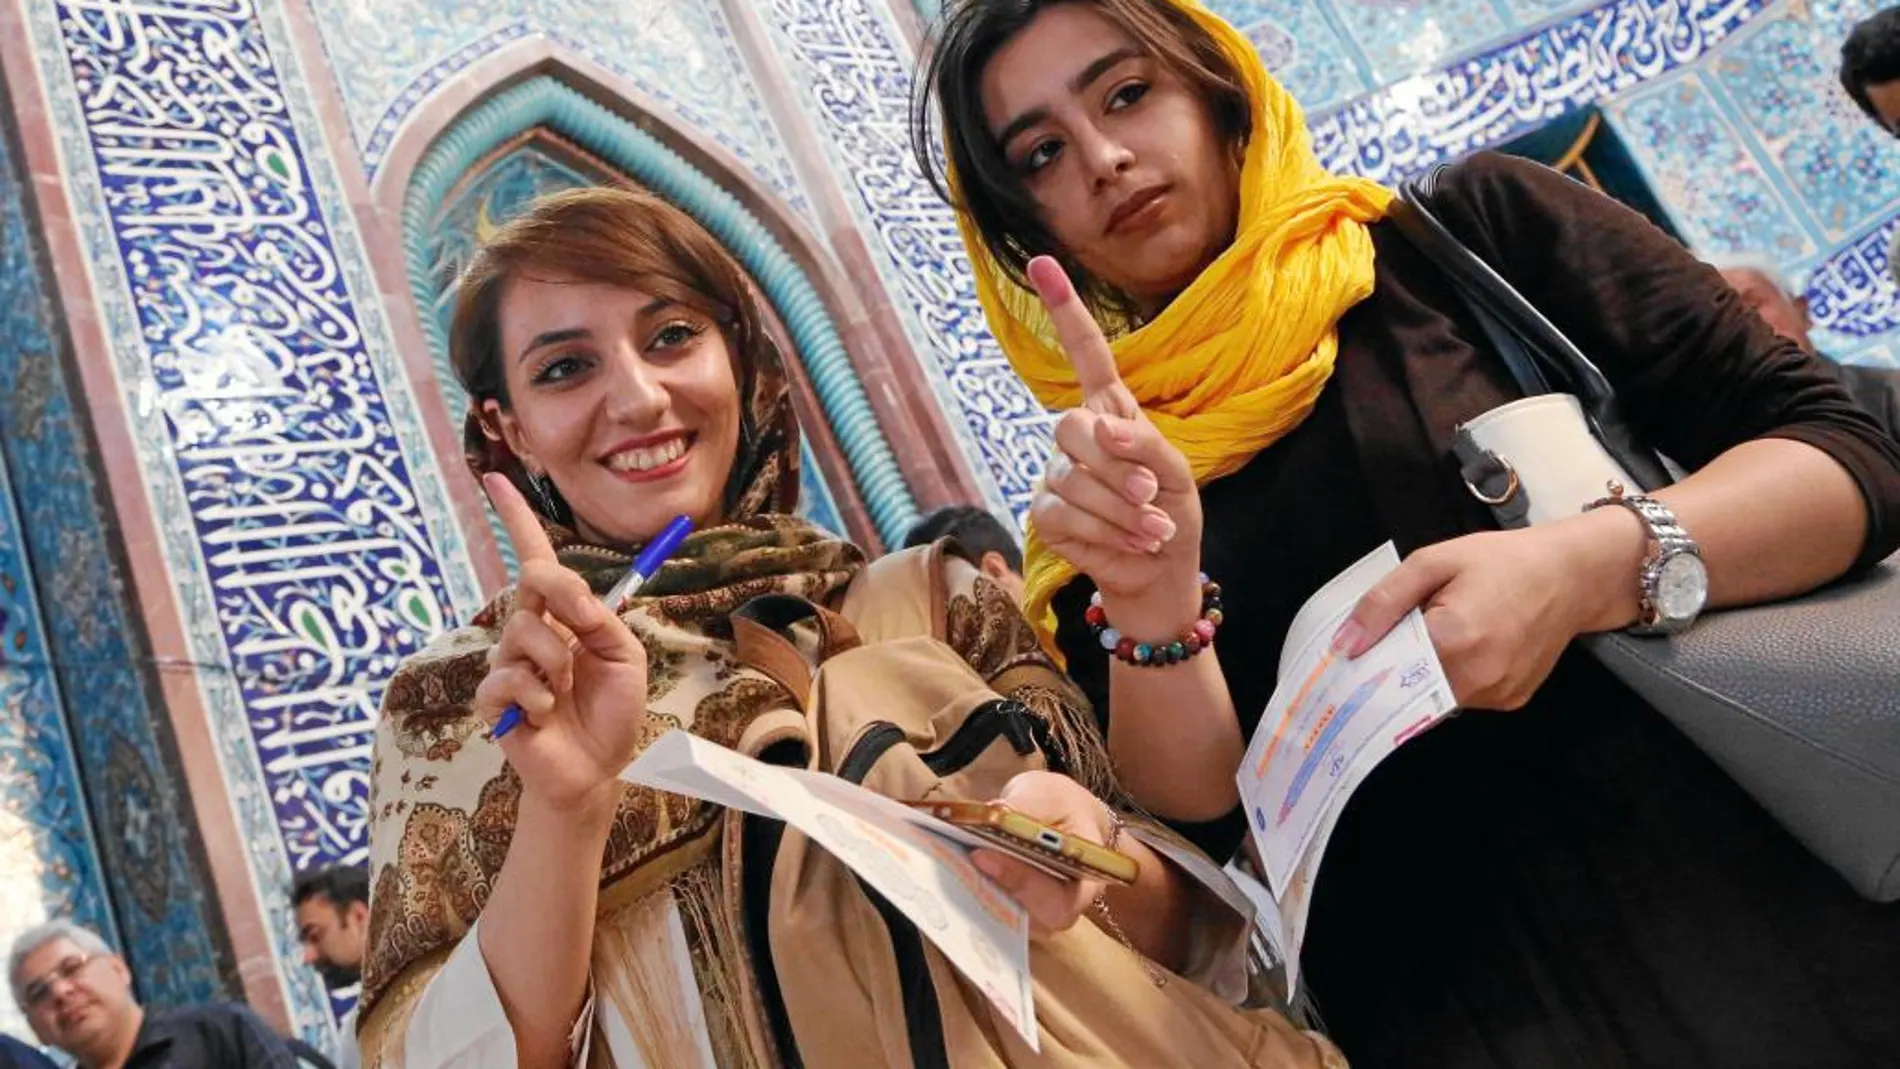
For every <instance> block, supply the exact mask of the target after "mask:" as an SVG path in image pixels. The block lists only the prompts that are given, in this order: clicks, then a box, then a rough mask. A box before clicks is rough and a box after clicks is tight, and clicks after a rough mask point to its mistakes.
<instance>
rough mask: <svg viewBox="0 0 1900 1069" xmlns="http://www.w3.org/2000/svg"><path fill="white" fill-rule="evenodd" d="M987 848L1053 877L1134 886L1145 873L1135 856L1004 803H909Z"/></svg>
mask: <svg viewBox="0 0 1900 1069" xmlns="http://www.w3.org/2000/svg"><path fill="white" fill-rule="evenodd" d="M905 804H906V805H908V806H910V807H911V808H913V809H920V810H922V811H924V812H926V813H929V814H930V815H931V816H933V817H936V818H937V819H938V820H941V821H943V822H944V823H946V824H951V825H954V826H956V827H959V828H962V829H963V830H964V831H967V832H969V833H970V834H972V835H974V836H976V837H977V838H979V839H982V840H983V841H984V843H985V844H987V845H989V846H992V847H994V848H996V849H997V850H1000V851H1002V852H1003V853H1005V854H1009V855H1010V856H1012V857H1015V858H1018V859H1020V860H1021V861H1023V862H1025V863H1027V864H1029V865H1032V866H1034V867H1036V868H1038V869H1041V870H1042V871H1044V872H1047V873H1049V874H1051V875H1053V876H1059V877H1064V878H1067V879H1071V880H1109V881H1112V882H1114V883H1120V884H1130V883H1134V882H1135V877H1136V876H1137V875H1139V874H1140V872H1141V865H1140V863H1138V862H1137V861H1136V860H1135V859H1134V858H1132V857H1129V856H1128V855H1127V854H1124V853H1121V852H1119V851H1116V850H1110V849H1109V848H1108V847H1106V846H1103V845H1102V844H1100V843H1095V842H1090V841H1089V840H1087V839H1084V838H1082V837H1080V836H1076V835H1070V834H1069V833H1068V832H1065V831H1062V830H1061V829H1059V828H1052V827H1050V826H1049V825H1047V824H1044V823H1043V822H1042V821H1040V820H1037V819H1035V818H1034V817H1028V816H1024V815H1023V814H1021V813H1018V812H1017V811H1016V810H1014V809H1011V808H1010V807H1009V806H1007V805H1004V804H1003V803H1001V802H963V801H941V802H936V801H926V802H906V803H905Z"/></svg>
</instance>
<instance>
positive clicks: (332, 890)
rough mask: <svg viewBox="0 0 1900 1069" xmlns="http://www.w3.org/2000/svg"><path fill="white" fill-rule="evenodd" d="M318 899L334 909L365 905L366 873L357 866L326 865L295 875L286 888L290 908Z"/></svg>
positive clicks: (367, 887) (366, 896)
mask: <svg viewBox="0 0 1900 1069" xmlns="http://www.w3.org/2000/svg"><path fill="white" fill-rule="evenodd" d="M318 895H322V896H323V897H324V898H327V899H329V900H330V904H331V905H333V906H335V907H336V908H337V909H339V910H340V909H342V908H343V907H345V906H347V905H349V904H350V903H351V902H361V903H363V904H364V905H368V904H369V870H368V869H366V868H364V867H363V866H361V865H328V866H325V867H324V868H320V869H311V870H309V871H307V872H300V873H298V874H297V879H296V881H295V882H293V883H292V884H291V885H290V904H291V905H293V906H301V905H303V904H304V903H305V902H308V901H309V900H310V899H312V898H315V897H317V896H318Z"/></svg>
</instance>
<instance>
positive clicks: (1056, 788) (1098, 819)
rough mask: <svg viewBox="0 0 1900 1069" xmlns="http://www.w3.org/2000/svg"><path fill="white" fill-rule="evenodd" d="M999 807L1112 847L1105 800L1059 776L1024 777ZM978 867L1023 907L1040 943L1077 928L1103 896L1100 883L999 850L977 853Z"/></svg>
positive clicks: (1006, 790)
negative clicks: (1064, 876)
mask: <svg viewBox="0 0 1900 1069" xmlns="http://www.w3.org/2000/svg"><path fill="white" fill-rule="evenodd" d="M996 801H998V802H1002V803H1004V804H1005V805H1007V806H1009V807H1010V808H1012V809H1014V810H1016V811H1017V812H1019V813H1021V814H1023V815H1024V816H1026V817H1032V818H1034V819H1036V820H1040V821H1042V822H1043V823H1044V824H1047V825H1049V826H1050V827H1052V828H1058V829H1060V830H1062V831H1064V832H1067V833H1068V834H1071V835H1077V836H1080V837H1082V838H1084V839H1088V840H1091V841H1093V842H1097V843H1103V844H1106V843H1107V842H1108V836H1109V833H1110V830H1111V826H1110V824H1109V819H1108V810H1107V808H1105V806H1104V803H1103V802H1102V800H1101V799H1099V798H1097V797H1095V796H1094V795H1093V794H1090V793H1089V791H1088V788H1087V787H1084V786H1082V785H1081V784H1080V783H1077V782H1076V781H1074V780H1072V779H1070V778H1069V777H1067V776H1064V775H1061V774H1059V773H1055V772H1024V773H1022V774H1021V775H1019V776H1017V777H1016V778H1014V779H1012V780H1010V781H1009V783H1008V784H1007V785H1006V786H1004V788H1003V795H1002V797H1000V798H998V799H996ZM973 863H974V864H975V865H976V867H977V868H978V869H980V870H981V871H982V872H983V874H984V875H985V876H988V877H989V878H990V879H992V880H995V881H996V883H997V885H998V886H1000V887H1001V888H1002V889H1003V890H1004V891H1006V892H1008V893H1009V895H1010V897H1012V898H1014V899H1015V900H1016V901H1017V902H1020V903H1021V904H1022V907H1023V909H1024V910H1025V911H1027V912H1028V914H1029V927H1030V931H1031V933H1032V934H1034V935H1035V937H1036V938H1038V939H1043V938H1046V937H1048V936H1050V935H1052V934H1054V933H1056V932H1061V931H1067V930H1068V929H1069V928H1071V927H1073V926H1074V925H1075V922H1076V921H1078V920H1080V919H1081V918H1082V914H1084V913H1086V912H1088V909H1089V907H1090V906H1091V905H1093V904H1094V903H1095V898H1096V896H1097V895H1100V894H1101V893H1102V883H1101V881H1099V880H1064V879H1058V878H1057V877H1054V876H1051V875H1049V874H1048V873H1045V872H1043V871H1041V870H1039V869H1037V868H1034V867H1032V866H1030V865H1027V864H1024V863H1023V862H1021V861H1018V860H1016V859H1015V858H1013V857H1010V856H1009V855H1008V854H1004V853H1000V852H998V851H995V850H978V851H976V852H975V854H974V855H973Z"/></svg>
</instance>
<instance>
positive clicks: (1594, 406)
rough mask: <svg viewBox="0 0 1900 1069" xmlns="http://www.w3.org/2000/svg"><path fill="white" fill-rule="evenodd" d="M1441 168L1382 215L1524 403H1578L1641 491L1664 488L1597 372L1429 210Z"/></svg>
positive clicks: (1412, 184)
mask: <svg viewBox="0 0 1900 1069" xmlns="http://www.w3.org/2000/svg"><path fill="white" fill-rule="evenodd" d="M1446 166H1449V165H1441V166H1440V167H1437V168H1435V169H1434V170H1432V171H1430V172H1429V173H1427V174H1425V175H1422V176H1420V177H1418V178H1415V179H1412V180H1411V181H1409V182H1407V183H1405V185H1404V186H1403V187H1402V188H1401V189H1400V191H1399V196H1398V198H1397V199H1395V200H1394V201H1393V202H1392V207H1391V209H1390V211H1389V212H1388V217H1389V218H1390V219H1391V220H1392V223H1393V225H1394V226H1396V227H1397V228H1398V231H1399V233H1400V234H1401V235H1403V236H1404V237H1405V239H1406V240H1407V241H1409V242H1411V244H1412V246H1413V247H1414V248H1416V249H1418V251H1419V252H1421V253H1423V254H1424V255H1425V257H1426V259H1428V260H1431V261H1432V262H1433V263H1434V264H1436V265H1438V267H1439V269H1440V270H1441V271H1443V272H1444V274H1445V277H1446V279H1447V280H1448V281H1450V282H1451V284H1452V288H1453V289H1454V290H1456V291H1457V293H1458V295H1459V297H1460V298H1461V299H1462V300H1463V301H1464V302H1465V304H1466V306H1467V307H1469V308H1470V309H1471V311H1472V314H1473V315H1474V316H1475V317H1476V318H1477V320H1478V325H1479V326H1480V327H1481V328H1482V329H1483V330H1484V333H1485V337H1486V338H1487V339H1488V340H1489V341H1490V342H1491V347H1492V348H1493V349H1494V350H1496V352H1497V354H1498V356H1499V357H1500V358H1501V359H1502V360H1503V361H1504V365H1505V367H1506V368H1507V369H1508V370H1509V371H1510V374H1511V378H1512V380H1513V381H1514V382H1516V383H1517V386H1518V389H1520V390H1522V391H1523V393H1524V395H1525V396H1526V397H1534V396H1537V395H1540V394H1547V393H1558V392H1562V393H1568V394H1571V395H1572V396H1574V397H1576V398H1577V402H1578V403H1579V404H1580V405H1581V406H1582V407H1583V412H1584V416H1585V418H1586V419H1587V420H1588V421H1589V423H1590V429H1591V431H1592V432H1593V433H1594V434H1595V435H1596V437H1597V440H1598V441H1600V442H1602V443H1603V447H1604V449H1605V450H1606V451H1608V452H1609V454H1610V455H1611V456H1613V457H1615V458H1616V459H1617V461H1618V462H1619V463H1621V464H1622V465H1623V468H1624V470H1626V471H1628V472H1629V473H1630V476H1631V477H1632V478H1634V479H1635V480H1636V481H1637V482H1638V483H1640V484H1642V485H1641V489H1644V490H1654V489H1657V488H1659V487H1663V486H1667V485H1668V484H1669V483H1670V482H1671V479H1670V477H1669V473H1668V469H1667V468H1665V467H1664V465H1663V463H1662V461H1661V460H1660V458H1658V457H1657V456H1656V453H1655V452H1654V451H1653V450H1651V449H1649V448H1647V447H1645V446H1643V445H1642V444H1641V443H1640V440H1639V439H1638V438H1637V436H1636V435H1635V434H1634V433H1633V432H1632V431H1631V430H1630V428H1629V426H1628V424H1627V423H1625V422H1624V420H1623V417H1622V413H1621V410H1620V408H1619V406H1618V404H1617V399H1616V390H1615V388H1614V387H1612V386H1611V385H1610V380H1609V378H1608V376H1606V375H1604V374H1603V370H1602V369H1601V368H1599V367H1597V365H1596V364H1595V363H1594V362H1593V361H1591V359H1590V358H1589V357H1588V356H1585V355H1584V353H1583V350H1581V349H1579V348H1577V346H1576V343H1575V342H1572V341H1571V340H1570V338H1569V337H1567V336H1566V335H1565V334H1564V332H1563V331H1561V330H1558V329H1557V327H1556V325H1555V324H1553V323H1552V322H1551V321H1550V320H1549V319H1547V318H1545V316H1544V314H1543V313H1542V312H1540V311H1538V310H1537V307H1536V306H1535V305H1533V304H1531V302H1530V301H1529V300H1527V299H1526V298H1525V297H1524V295H1523V294H1522V293H1519V292H1518V291H1517V289H1516V287H1514V286H1512V285H1511V284H1510V283H1509V282H1507V281H1505V279H1504V277H1503V276H1502V275H1500V274H1498V272H1497V271H1496V270H1495V269H1494V268H1493V267H1492V266H1491V265H1490V264H1489V263H1486V262H1485V260H1484V258H1483V257H1481V256H1479V255H1478V254H1477V253H1476V252H1473V251H1472V250H1471V248H1470V247H1469V246H1467V245H1466V244H1465V243H1464V242H1462V241H1460V240H1458V237H1457V235H1455V234H1453V233H1452V232H1451V230H1450V228H1449V227H1447V226H1445V224H1444V223H1443V222H1441V221H1440V220H1439V218H1438V216H1437V215H1435V214H1434V213H1433V212H1432V209H1431V203H1432V199H1433V197H1434V196H1435V194H1436V192H1437V188H1438V178H1439V176H1440V174H1442V173H1443V172H1444V171H1445V169H1446Z"/></svg>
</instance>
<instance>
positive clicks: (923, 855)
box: [620, 730, 1041, 1051]
mask: <svg viewBox="0 0 1900 1069" xmlns="http://www.w3.org/2000/svg"><path fill="white" fill-rule="evenodd" d="M620 778H621V779H623V780H626V781H627V782H628V783H633V784H636V785H640V786H645V787H653V788H657V789H659V790H663V791H672V792H673V793H675V794H685V795H690V796H692V797H695V798H703V799H705V800H707V801H709V802H714V803H717V804H719V805H723V806H727V807H729V808H733V809H741V810H744V811H745V812H748V813H756V814H758V815H760V816H766V817H775V818H777V819H779V820H783V821H785V822H786V823H787V824H790V825H791V826H793V827H795V828H797V829H798V830H799V831H801V832H804V833H805V834H806V835H807V836H810V837H811V839H812V841H813V842H816V843H817V844H818V845H819V846H822V847H824V848H825V849H826V850H827V851H829V852H830V853H831V855H832V856H833V857H835V858H837V859H838V860H839V861H841V862H843V863H844V864H845V866H846V867H848V868H850V869H851V871H852V872H854V873H856V874H857V875H858V876H860V877H862V878H863V879H864V881H865V882H866V883H868V884H870V885H871V886H872V887H874V888H876V889H877V891H878V893H879V894H881V895H883V896H884V897H885V898H887V899H889V900H890V902H891V904H892V905H894V906H896V907H897V908H898V909H900V910H902V911H903V913H904V915H905V916H906V917H909V918H910V920H911V922H912V923H914V924H916V925H917V930H918V931H920V932H922V933H923V934H924V937H925V938H927V939H929V940H930V941H931V942H932V943H935V944H936V946H937V949H938V950H940V951H942V952H943V956H944V957H946V958H948V959H950V963H951V964H952V965H955V966H956V967H957V969H958V970H959V971H961V972H962V973H963V975H964V978H965V979H967V980H969V982H970V983H971V984H973V985H975V987H976V988H977V990H979V991H981V992H982V993H983V995H984V996H985V997H986V998H988V999H989V1000H990V1003H991V1004H992V1005H993V1006H994V1007H995V1008H996V1012H997V1013H998V1014H999V1015H1000V1016H1001V1017H1002V1018H1003V1020H1004V1021H1006V1022H1008V1024H1009V1025H1010V1027H1012V1028H1014V1029H1015V1030H1016V1031H1017V1032H1018V1033H1020V1034H1021V1035H1022V1037H1023V1039H1024V1041H1025V1042H1027V1043H1028V1044H1029V1046H1030V1049H1032V1050H1038V1051H1039V1050H1041V1046H1040V1044H1039V1042H1038V1040H1037V1035H1036V1010H1035V1001H1034V995H1033V988H1032V985H1031V981H1030V976H1029V917H1028V914H1026V913H1024V912H1023V909H1022V907H1021V906H1020V905H1018V904H1017V903H1016V900H1015V899H1013V898H1011V897H1009V895H1007V894H1005V893H1004V892H1003V891H1002V890H1001V889H1000V888H998V887H997V886H996V885H995V884H994V883H992V882H991V881H990V879H989V877H987V876H985V875H983V874H982V872H980V871H978V870H977V868H976V866H975V865H973V864H971V862H970V850H971V849H972V848H973V847H976V846H980V845H981V840H979V839H977V838H976V837H975V836H973V835H971V834H969V833H968V832H965V831H963V830H962V829H959V828H955V827H952V826H951V825H949V824H946V823H944V822H943V821H941V820H938V819H937V818H935V817H933V816H931V815H929V814H928V813H923V812H919V811H917V810H914V809H912V808H910V807H909V806H905V805H900V804H898V803H897V802H894V801H892V800H890V799H889V798H885V797H884V796H882V795H879V794H877V793H875V792H872V791H868V790H865V789H864V788H862V787H859V786H858V785H856V784H854V783H849V782H847V781H845V780H841V779H839V778H837V777H836V776H826V775H821V774H819V773H815V772H807V771H804V770H803V769H792V768H782V767H779V766H777V765H768V764H766V763H765V762H763V761H755V760H753V759H752V758H750V757H746V756H744V755H742V754H738V753H734V752H733V751H731V750H728V749H726V748H725V747H723V746H719V745H717V744H715V743H711V742H707V741H706V740H704V739H700V738H697V737H695V736H693V735H690V734H688V733H686V732H684V731H677V730H675V731H671V732H668V733H667V734H666V735H663V736H661V737H660V739H659V740H658V741H656V742H655V743H654V744H653V745H651V746H649V747H647V750H646V752H645V753H643V754H641V755H640V756H639V758H638V759H636V760H635V761H634V762H633V763H632V764H630V765H628V766H627V767H626V769H625V770H624V771H622V772H621V773H620Z"/></svg>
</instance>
